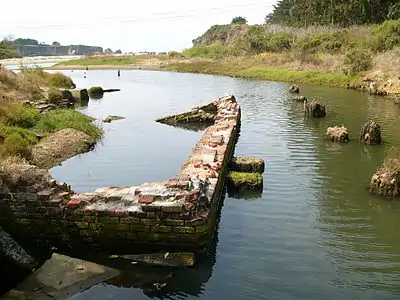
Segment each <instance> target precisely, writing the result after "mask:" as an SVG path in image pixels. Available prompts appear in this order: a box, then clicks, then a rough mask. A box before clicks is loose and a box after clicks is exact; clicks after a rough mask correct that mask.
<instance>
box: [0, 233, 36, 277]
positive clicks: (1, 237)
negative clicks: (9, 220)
mask: <svg viewBox="0 0 400 300" xmlns="http://www.w3.org/2000/svg"><path fill="white" fill-rule="evenodd" d="M0 258H5V259H8V260H9V261H11V262H13V263H14V264H15V265H17V266H19V267H20V268H22V269H25V270H29V271H32V270H33V269H34V268H35V267H36V265H37V263H36V261H35V260H34V259H33V258H32V257H31V256H30V255H29V254H28V253H26V251H25V250H24V249H23V248H22V247H21V246H20V245H19V244H18V243H17V242H16V241H14V240H13V238H12V237H11V236H10V235H9V234H8V233H6V232H5V231H4V230H3V228H1V227H0Z"/></svg>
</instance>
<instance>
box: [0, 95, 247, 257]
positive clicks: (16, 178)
mask: <svg viewBox="0 0 400 300" xmlns="http://www.w3.org/2000/svg"><path fill="white" fill-rule="evenodd" d="M213 105H215V107H216V108H217V109H216V114H215V123H214V124H213V125H211V126H210V127H208V128H207V129H206V131H205V133H204V135H203V136H202V137H201V139H200V141H199V142H198V143H197V145H196V146H195V148H194V149H193V152H192V153H191V155H190V157H189V158H188V159H187V160H186V162H185V163H184V164H183V166H182V167H181V170H180V172H179V174H177V176H176V177H174V178H170V179H169V180H167V181H165V182H153V183H146V184H143V185H141V186H133V187H105V188H100V189H97V190H96V191H94V192H92V193H84V194H76V193H73V192H72V191H71V189H70V187H69V186H68V185H67V184H65V183H60V182H57V181H56V180H54V179H52V178H51V177H50V175H49V174H48V172H47V171H46V170H41V169H38V168H37V167H35V166H31V165H26V166H24V167H21V166H18V169H17V170H13V169H12V168H11V170H8V171H4V170H3V172H2V173H1V172H0V188H1V189H0V225H3V227H4V228H5V230H7V231H8V232H9V233H10V234H12V235H13V236H14V237H19V239H24V240H27V239H29V240H34V241H37V242H39V243H46V244H47V245H51V246H55V247H59V248H60V247H62V248H63V247H67V246H68V247H74V246H75V245H79V246H82V245H87V246H90V247H96V248H99V249H102V250H106V251H107V250H108V251H113V252H127V251H134V250H135V249H136V250H137V249H138V247H139V246H141V245H143V246H146V247H149V246H150V247H151V248H155V249H157V248H160V249H161V248H162V249H169V248H171V249H175V248H179V249H200V248H204V247H206V246H207V245H208V244H209V243H210V241H211V239H212V236H213V233H214V230H215V223H216V218H217V211H218V208H219V206H220V203H219V201H220V198H221V192H222V188H223V185H224V180H225V175H226V171H227V166H228V162H229V161H230V159H231V157H232V155H233V151H234V147H235V143H236V139H237V134H238V126H239V124H240V107H239V105H238V104H237V102H236V100H235V98H234V97H233V96H225V97H222V98H220V99H218V100H216V101H214V102H213Z"/></svg>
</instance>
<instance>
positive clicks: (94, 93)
mask: <svg viewBox="0 0 400 300" xmlns="http://www.w3.org/2000/svg"><path fill="white" fill-rule="evenodd" d="M88 94H89V97H90V98H92V99H100V98H103V95H104V90H103V88H102V87H101V86H93V87H91V88H90V89H89V90H88Z"/></svg>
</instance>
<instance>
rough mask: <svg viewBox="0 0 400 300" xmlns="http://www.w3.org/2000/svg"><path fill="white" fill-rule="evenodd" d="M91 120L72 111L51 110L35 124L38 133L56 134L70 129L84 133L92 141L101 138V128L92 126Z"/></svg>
mask: <svg viewBox="0 0 400 300" xmlns="http://www.w3.org/2000/svg"><path fill="white" fill-rule="evenodd" d="M92 120H93V119H92V118H91V117H89V116H86V115H84V114H82V113H80V112H78V111H76V110H73V109H62V110H53V111H50V112H48V113H47V114H45V115H44V116H43V117H42V118H41V119H40V120H39V122H38V123H37V125H36V129H37V130H38V131H39V132H44V133H46V132H50V133H51V132H56V131H58V130H61V129H65V128H72V129H76V130H79V131H82V132H84V133H86V134H87V135H89V136H91V137H92V138H93V139H94V140H96V141H97V140H99V139H100V138H101V137H102V134H103V131H102V130H101V128H99V127H97V126H96V125H94V124H92V123H91V121H92Z"/></svg>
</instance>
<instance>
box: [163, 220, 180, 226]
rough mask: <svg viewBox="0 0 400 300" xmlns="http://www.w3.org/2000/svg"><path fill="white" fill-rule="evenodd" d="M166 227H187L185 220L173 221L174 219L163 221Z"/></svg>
mask: <svg viewBox="0 0 400 300" xmlns="http://www.w3.org/2000/svg"><path fill="white" fill-rule="evenodd" d="M163 224H164V225H169V226H185V221H183V220H172V219H164V220H163Z"/></svg>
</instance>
